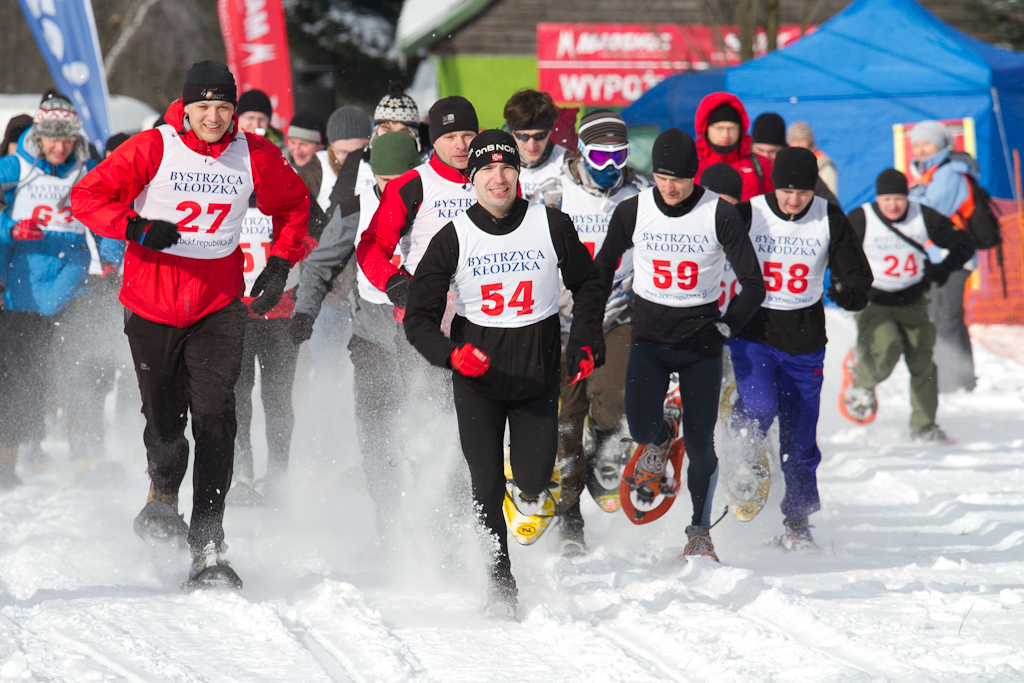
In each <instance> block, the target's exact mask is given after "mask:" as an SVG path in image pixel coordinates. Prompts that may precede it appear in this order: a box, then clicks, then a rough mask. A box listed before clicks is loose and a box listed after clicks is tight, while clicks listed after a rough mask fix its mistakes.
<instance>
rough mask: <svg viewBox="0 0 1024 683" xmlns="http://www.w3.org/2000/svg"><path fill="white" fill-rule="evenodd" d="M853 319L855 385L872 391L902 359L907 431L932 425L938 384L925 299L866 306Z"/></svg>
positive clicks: (926, 300) (937, 403)
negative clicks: (907, 397)
mask: <svg viewBox="0 0 1024 683" xmlns="http://www.w3.org/2000/svg"><path fill="white" fill-rule="evenodd" d="M856 319H857V351H858V358H857V368H856V370H855V371H854V374H855V376H856V379H857V384H858V385H859V386H862V387H864V388H865V389H874V388H875V386H876V385H877V384H879V383H881V382H882V381H883V380H885V379H886V378H887V377H889V375H890V374H892V371H893V368H895V367H896V363H898V362H899V360H900V356H903V358H904V360H905V362H906V364H907V369H908V370H909V371H910V409H911V412H910V428H911V429H912V430H914V431H917V430H921V429H924V428H925V427H929V426H931V425H933V424H935V412H936V411H937V410H938V407H939V381H938V370H936V368H935V363H934V361H933V360H932V349H933V348H934V347H935V325H934V324H933V323H932V321H931V320H930V319H929V318H928V298H927V296H925V295H922V297H921V298H920V299H918V300H917V301H915V302H914V303H912V304H910V305H909V306H880V305H879V304H875V303H869V304H868V306H867V308H865V309H864V310H863V311H861V312H860V313H858V314H857V315H856Z"/></svg>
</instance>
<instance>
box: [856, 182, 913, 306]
mask: <svg viewBox="0 0 1024 683" xmlns="http://www.w3.org/2000/svg"><path fill="white" fill-rule="evenodd" d="M860 208H861V209H862V210H863V211H864V219H865V220H864V223H865V229H864V255H865V256H867V257H868V263H869V264H870V265H871V274H872V275H873V276H874V278H875V281H874V282H873V283H872V284H871V286H872V287H873V288H875V289H879V290H881V291H883V292H899V291H901V290H904V289H906V288H908V287H910V286H912V285H916V284H917V283H918V282H920V281H921V280H922V279H923V278H924V264H925V258H924V254H922V253H921V252H920V251H919V250H918V249H916V248H914V247H913V246H911V245H910V244H908V243H907V242H906V240H904V239H903V238H901V237H900V236H899V235H897V234H896V233H895V232H893V231H892V230H890V229H889V228H888V227H886V225H885V223H883V222H882V220H881V219H880V218H879V217H878V214H876V213H875V209H874V208H873V207H872V206H871V204H864V205H863V206H861V207H860ZM893 225H894V226H895V227H896V229H897V230H899V231H900V232H902V233H903V234H904V235H906V236H907V237H909V238H910V239H912V240H914V241H915V242H917V243H918V244H920V245H921V246H924V243H925V242H927V241H928V229H927V228H926V227H925V224H924V216H923V215H922V214H921V205H920V204H918V203H917V202H915V201H914V200H910V203H909V205H908V206H907V217H906V218H904V219H903V220H902V221H901V222H899V223H893Z"/></svg>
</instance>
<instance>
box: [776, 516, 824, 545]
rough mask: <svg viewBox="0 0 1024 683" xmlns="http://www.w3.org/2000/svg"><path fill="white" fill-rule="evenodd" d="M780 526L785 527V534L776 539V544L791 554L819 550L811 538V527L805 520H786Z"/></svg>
mask: <svg viewBox="0 0 1024 683" xmlns="http://www.w3.org/2000/svg"><path fill="white" fill-rule="evenodd" d="M782 524H783V525H784V526H785V527H786V533H784V534H782V536H779V538H778V544H779V545H780V546H782V547H783V548H785V549H786V550H789V551H791V552H799V551H802V550H819V548H818V544H817V543H815V542H814V537H813V536H811V529H812V526H811V525H810V524H808V523H807V519H806V518H805V519H790V518H788V517H787V518H786V519H785V520H783V522H782Z"/></svg>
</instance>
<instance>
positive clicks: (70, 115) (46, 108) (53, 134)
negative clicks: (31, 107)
mask: <svg viewBox="0 0 1024 683" xmlns="http://www.w3.org/2000/svg"><path fill="white" fill-rule="evenodd" d="M32 125H33V126H34V127H35V132H36V134H37V135H40V136H42V137H45V138H54V139H56V138H81V137H83V136H82V120H81V119H79V118H78V112H77V111H76V110H75V105H73V104H71V100H69V99H68V98H66V97H64V96H63V95H61V94H60V93H59V92H57V91H56V90H48V91H47V92H46V93H45V94H44V95H43V101H42V102H40V103H39V109H38V110H36V115H35V116H34V117H32Z"/></svg>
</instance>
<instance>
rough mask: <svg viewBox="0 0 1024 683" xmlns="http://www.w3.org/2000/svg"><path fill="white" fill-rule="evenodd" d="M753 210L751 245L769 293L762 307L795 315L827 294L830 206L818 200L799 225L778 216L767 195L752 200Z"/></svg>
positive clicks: (818, 198) (813, 201)
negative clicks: (790, 312) (791, 312)
mask: <svg viewBox="0 0 1024 683" xmlns="http://www.w3.org/2000/svg"><path fill="white" fill-rule="evenodd" d="M750 208H751V222H750V241H751V242H752V243H753V245H754V252H755V253H756V254H757V260H758V261H759V262H760V264H761V274H762V275H763V276H764V286H765V289H766V290H767V293H766V296H765V299H764V303H762V304H761V305H762V306H763V307H764V308H771V309H774V310H780V311H795V310H797V309H800V308H807V307H808V306H810V305H812V304H814V303H815V302H817V301H818V300H819V299H821V295H822V293H823V292H824V290H825V286H824V282H825V268H826V267H827V266H828V245H829V234H830V231H829V224H828V202H827V201H825V200H824V199H822V198H821V197H815V198H814V199H813V200H812V204H811V208H810V209H809V210H808V211H807V213H806V214H804V216H803V218H801V219H800V220H797V221H787V220H785V219H782V218H779V217H778V216H776V215H775V213H774V212H773V211H772V210H771V209H770V208H769V207H768V202H767V201H766V200H765V196H764V195H759V196H757V197H754V198H753V199H751V200H750Z"/></svg>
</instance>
